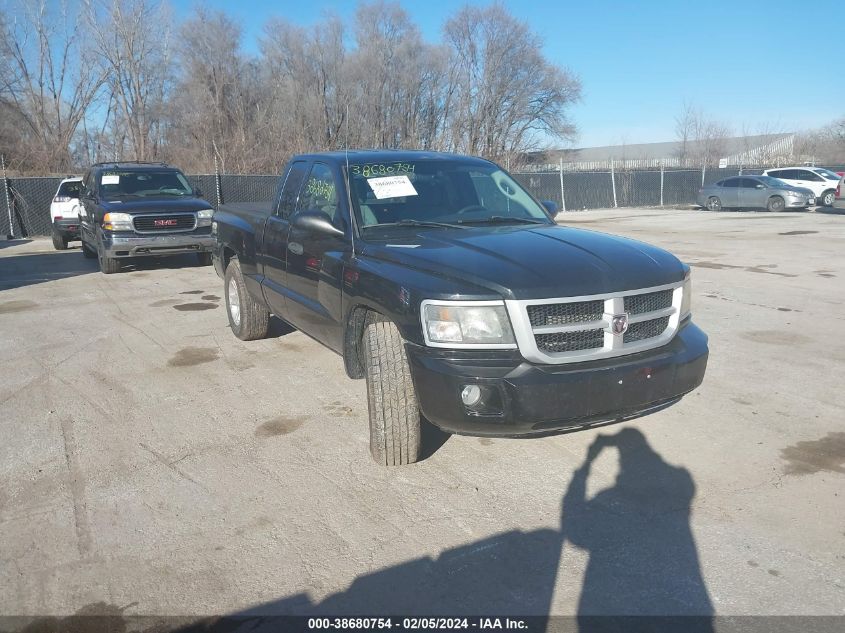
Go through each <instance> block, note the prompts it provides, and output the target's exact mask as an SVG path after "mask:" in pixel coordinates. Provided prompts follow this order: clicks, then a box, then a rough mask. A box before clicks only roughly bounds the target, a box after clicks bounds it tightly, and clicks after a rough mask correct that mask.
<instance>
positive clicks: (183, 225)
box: [132, 213, 197, 233]
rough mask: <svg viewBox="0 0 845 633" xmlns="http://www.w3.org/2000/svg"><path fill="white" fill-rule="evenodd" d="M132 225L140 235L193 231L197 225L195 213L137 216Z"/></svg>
mask: <svg viewBox="0 0 845 633" xmlns="http://www.w3.org/2000/svg"><path fill="white" fill-rule="evenodd" d="M132 224H133V226H134V227H135V230H136V231H137V232H138V233H174V232H178V231H193V230H194V228H196V225H197V218H196V215H195V214H193V213H173V214H169V215H136V216H135V217H134V218H132Z"/></svg>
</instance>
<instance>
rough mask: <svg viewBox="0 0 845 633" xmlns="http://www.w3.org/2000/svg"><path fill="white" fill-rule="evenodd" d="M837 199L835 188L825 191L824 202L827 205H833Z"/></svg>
mask: <svg viewBox="0 0 845 633" xmlns="http://www.w3.org/2000/svg"><path fill="white" fill-rule="evenodd" d="M835 201H836V192H835V191H833V190H830V191H825V192H824V193H823V194H822V204H823V205H824V206H826V207H832V206H833V203H834V202H835Z"/></svg>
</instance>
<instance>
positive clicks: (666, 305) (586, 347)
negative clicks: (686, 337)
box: [505, 281, 683, 365]
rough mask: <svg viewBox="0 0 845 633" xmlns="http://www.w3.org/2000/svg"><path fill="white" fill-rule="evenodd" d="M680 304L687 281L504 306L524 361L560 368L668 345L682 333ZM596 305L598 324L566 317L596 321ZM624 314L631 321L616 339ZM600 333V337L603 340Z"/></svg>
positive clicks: (519, 301) (506, 304)
mask: <svg viewBox="0 0 845 633" xmlns="http://www.w3.org/2000/svg"><path fill="white" fill-rule="evenodd" d="M682 300H683V281H678V282H676V283H673V284H666V285H663V286H655V287H652V288H640V289H637V290H625V291H622V292H614V293H607V294H600V295H586V296H579V297H557V298H553V299H523V300H514V299H509V300H506V301H505V306H506V307H507V309H508V316H509V317H510V320H511V324H512V326H513V330H514V336H515V338H516V342H517V345H518V346H519V351H520V353H521V354H522V356H523V357H524V358H525V359H526V360H528V361H530V362H534V363H543V364H555V365H557V364H563V363H575V362H584V361H589V360H599V359H602V358H612V357H614V356H624V355H626V354H636V353H637V352H642V351H645V350H649V349H653V348H655V347H659V346H661V345H665V344H666V343H668V342H669V341H670V340H672V337H673V336H675V333H676V332H677V331H678V326H679V325H680V321H681V314H680V312H681V303H682ZM596 301H601V302H602V305H603V310H602V312H601V316H600V318H596V319H594V320H591V321H583V320H580V319H579V318H575V319H573V318H569V317H568V316H566V315H578V316H580V315H583V314H593V316H594V317H597V316H599V315H598V313H596V312H595V310H594V308H595V305H596V304H595V303H591V302H596ZM577 304H582V305H577ZM583 304H588V305H583ZM535 306H542V308H536V307H535ZM626 307H627V308H629V310H630V311H628V310H626V309H625V308H626ZM645 310H647V311H645ZM623 314H624V315H626V316H627V317H628V329H627V330H626V332H624V333H619V334H614V333H613V332H612V331H611V322H612V320H613V317H614V316H620V315H623ZM538 315H548V316H547V318H545V323H546V325H541V324H540V323H541V322H543V321H542V320H541V319H540V318H539V317H538ZM532 323H533V325H532ZM664 324H665V325H664ZM597 330H601V332H602V337H601V339H599V337H598V336H597V332H596V331H597ZM567 334H569V336H567ZM547 335H558V336H547Z"/></svg>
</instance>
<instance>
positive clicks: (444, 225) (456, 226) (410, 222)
mask: <svg viewBox="0 0 845 633" xmlns="http://www.w3.org/2000/svg"><path fill="white" fill-rule="evenodd" d="M383 226H432V227H439V228H446V229H463V228H466V227H463V226H460V225H459V224H449V223H448V222H430V221H428V220H399V221H398V222H386V223H384V224H371V225H370V226H365V227H364V228H365V229H374V228H377V227H379V228H380V227H383Z"/></svg>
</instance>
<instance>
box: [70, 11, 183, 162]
mask: <svg viewBox="0 0 845 633" xmlns="http://www.w3.org/2000/svg"><path fill="white" fill-rule="evenodd" d="M85 2H86V5H87V9H88V10H87V15H88V18H89V22H90V24H91V33H92V43H93V47H94V49H95V51H96V54H97V57H98V61H99V67H100V68H101V69H102V71H103V72H104V73H105V74H106V76H107V85H108V89H109V91H110V93H111V96H112V97H113V101H112V103H113V104H114V106H115V111H114V121H115V122H116V124H117V125H119V126H123V128H124V129H125V132H126V137H127V138H128V141H129V147H128V150H129V152H130V153H131V155H132V157H133V158H135V159H138V160H149V159H151V158H155V157H156V156H157V155H158V153H159V150H160V146H161V140H162V132H163V119H164V114H165V113H164V108H163V105H164V101H165V97H166V93H167V89H168V87H169V85H170V82H171V79H172V77H171V66H170V63H171V50H170V29H169V26H168V25H169V24H170V23H171V21H172V20H171V18H170V12H169V10H168V9H167V7H166V6H165V5H162V4H159V3H157V2H154V1H153V0H111V2H109V3H107V0H85ZM120 149H121V150H122V148H120ZM121 153H123V152H122V151H121Z"/></svg>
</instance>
